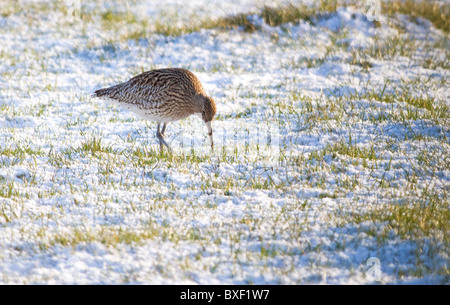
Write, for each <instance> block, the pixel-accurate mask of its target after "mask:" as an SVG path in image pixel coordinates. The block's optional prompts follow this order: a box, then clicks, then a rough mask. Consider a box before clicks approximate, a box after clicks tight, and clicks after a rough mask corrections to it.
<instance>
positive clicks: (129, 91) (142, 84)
mask: <svg viewBox="0 0 450 305" xmlns="http://www.w3.org/2000/svg"><path fill="white" fill-rule="evenodd" d="M197 94H205V92H204V89H203V86H202V84H201V83H200V81H199V79H198V78H197V77H196V76H195V75H194V74H193V73H192V72H190V71H188V70H186V69H182V68H168V69H158V70H151V71H147V72H144V73H142V74H139V75H137V76H135V77H133V78H132V79H130V80H129V81H127V82H125V83H121V84H118V85H116V86H112V87H109V88H105V89H100V90H97V91H95V93H94V94H93V97H98V98H103V99H107V100H110V101H114V102H117V103H119V104H121V105H123V106H125V107H127V108H129V109H130V110H132V111H134V112H136V113H138V114H140V115H142V116H143V117H145V118H147V119H151V120H155V121H158V122H169V121H174V120H179V119H183V118H185V117H187V116H189V115H191V114H193V113H194V112H195V107H196V104H195V103H196V100H195V96H196V95H197Z"/></svg>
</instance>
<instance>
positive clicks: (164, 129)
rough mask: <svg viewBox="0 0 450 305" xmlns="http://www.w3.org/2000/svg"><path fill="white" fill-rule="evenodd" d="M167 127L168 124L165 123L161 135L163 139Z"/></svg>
mask: <svg viewBox="0 0 450 305" xmlns="http://www.w3.org/2000/svg"><path fill="white" fill-rule="evenodd" d="M166 126H167V123H164V125H163V127H162V129H161V134H162V136H163V137H164V132H165V131H166Z"/></svg>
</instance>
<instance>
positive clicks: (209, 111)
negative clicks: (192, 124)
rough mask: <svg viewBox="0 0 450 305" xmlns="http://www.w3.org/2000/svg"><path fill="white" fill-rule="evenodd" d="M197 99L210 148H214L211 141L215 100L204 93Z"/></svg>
mask: <svg viewBox="0 0 450 305" xmlns="http://www.w3.org/2000/svg"><path fill="white" fill-rule="evenodd" d="M198 100H199V104H200V105H199V106H200V107H199V108H200V109H201V117H202V120H203V122H205V124H206V127H207V128H208V136H209V141H210V142H211V148H212V149H214V141H213V131H212V126H211V123H212V120H213V119H214V116H215V115H216V102H214V100H213V99H212V98H210V97H208V96H206V95H200V96H199V97H198Z"/></svg>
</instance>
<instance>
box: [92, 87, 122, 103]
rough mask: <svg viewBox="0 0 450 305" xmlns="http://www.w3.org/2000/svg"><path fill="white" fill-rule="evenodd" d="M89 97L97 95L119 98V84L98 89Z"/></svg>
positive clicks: (99, 96) (103, 97) (104, 97)
mask: <svg viewBox="0 0 450 305" xmlns="http://www.w3.org/2000/svg"><path fill="white" fill-rule="evenodd" d="M91 97H97V98H102V99H113V100H115V99H119V98H120V85H116V86H112V87H109V88H104V89H99V90H97V91H95V92H94V94H92V95H91Z"/></svg>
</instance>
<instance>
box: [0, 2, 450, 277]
mask: <svg viewBox="0 0 450 305" xmlns="http://www.w3.org/2000/svg"><path fill="white" fill-rule="evenodd" d="M309 2H310V5H314V1H309ZM157 3H160V1H144V0H136V1H125V0H116V1H113V2H108V3H103V1H89V2H86V3H84V2H81V3H80V2H77V1H69V0H67V1H31V0H30V1H18V2H16V1H10V0H0V63H1V64H0V284H15V283H18V284H37V283H48V284H73V283H76V284H122V283H130V284H297V283H300V284H376V283H389V284H390V283H394V284H408V283H414V284H417V283H420V284H429V283H431V284H442V283H449V280H450V272H449V254H450V252H449V239H448V238H449V237H448V234H449V231H450V224H449V222H450V212H449V196H448V192H449V187H450V183H449V180H450V155H449V150H450V145H449V136H450V115H449V100H450V86H449V80H450V72H449V69H450V66H449V58H450V52H449V50H450V43H449V34H448V33H445V32H444V31H442V30H439V29H436V28H435V27H434V26H433V24H432V23H431V22H429V21H427V20H425V19H421V18H410V17H409V16H406V15H402V14H395V15H392V16H387V15H381V16H378V21H379V22H378V23H373V22H371V21H369V20H368V19H367V16H366V15H365V14H364V12H363V11H362V10H360V9H357V8H353V7H340V8H338V10H337V11H336V12H335V13H330V14H322V15H321V16H320V18H317V19H316V20H315V21H313V22H307V21H300V22H297V23H289V24H283V25H280V26H274V27H272V26H269V25H267V24H266V23H264V21H263V20H262V19H261V18H260V17H259V16H258V15H257V13H258V12H259V11H260V10H261V9H262V7H263V6H264V5H265V4H269V5H273V4H274V3H273V2H267V1H266V2H264V1H258V0H245V1H237V0H236V1H221V0H214V1H211V0H199V1H182V0H170V1H165V2H164V3H165V4H164V7H158V5H157ZM277 3H278V4H280V3H289V1H284V2H282V1H281V2H280V1H279V2H277ZM294 4H297V2H294ZM248 12H256V14H253V15H249V17H248V18H250V20H251V21H252V23H254V24H255V25H256V26H257V29H256V31H253V32H246V31H243V30H242V29H238V28H230V29H199V30H198V31H194V32H189V31H188V33H186V34H181V35H178V34H177V35H163V34H159V33H163V32H164V31H162V30H161V26H163V27H164V25H167V28H166V30H167V31H170V30H171V29H172V30H173V28H177V27H178V28H182V27H183V26H185V25H186V24H188V23H189V22H195V21H196V20H206V19H208V18H212V19H214V18H216V19H217V18H219V17H222V16H230V15H233V14H238V13H248ZM158 28H159V29H160V30H158ZM169 34H170V33H169ZM162 67H184V68H187V69H190V70H191V71H193V72H194V73H195V74H196V75H197V76H198V77H199V78H200V80H201V81H202V82H203V84H204V87H205V89H206V91H207V93H208V94H209V95H210V96H211V97H213V98H214V99H215V100H216V102H217V105H218V116H217V118H216V120H215V121H214V123H213V124H214V125H213V127H214V130H215V141H216V149H215V151H214V153H212V152H211V151H210V150H209V149H208V139H207V135H206V127H205V126H204V124H203V123H202V122H201V120H199V119H198V118H196V117H191V118H189V119H187V120H184V121H180V122H176V123H171V124H169V125H168V129H167V131H166V138H167V139H168V142H169V143H170V144H171V145H172V148H173V150H174V152H173V154H167V153H164V154H160V153H159V146H158V144H157V140H156V137H155V135H154V134H155V123H153V122H147V121H143V120H141V119H139V118H138V117H136V116H135V115H134V114H133V113H131V112H129V111H127V110H124V109H121V108H119V107H116V106H112V105H109V104H106V103H104V102H102V101H98V100H94V99H91V98H90V97H89V96H90V94H91V93H92V92H93V91H94V90H96V89H99V88H103V87H107V86H110V85H113V84H116V83H119V82H122V81H126V80H128V79H129V78H131V77H132V76H134V75H136V74H138V73H140V72H142V71H145V70H150V69H154V68H162ZM370 258H375V259H370ZM369 259H370V260H369ZM372 262H375V265H372Z"/></svg>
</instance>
